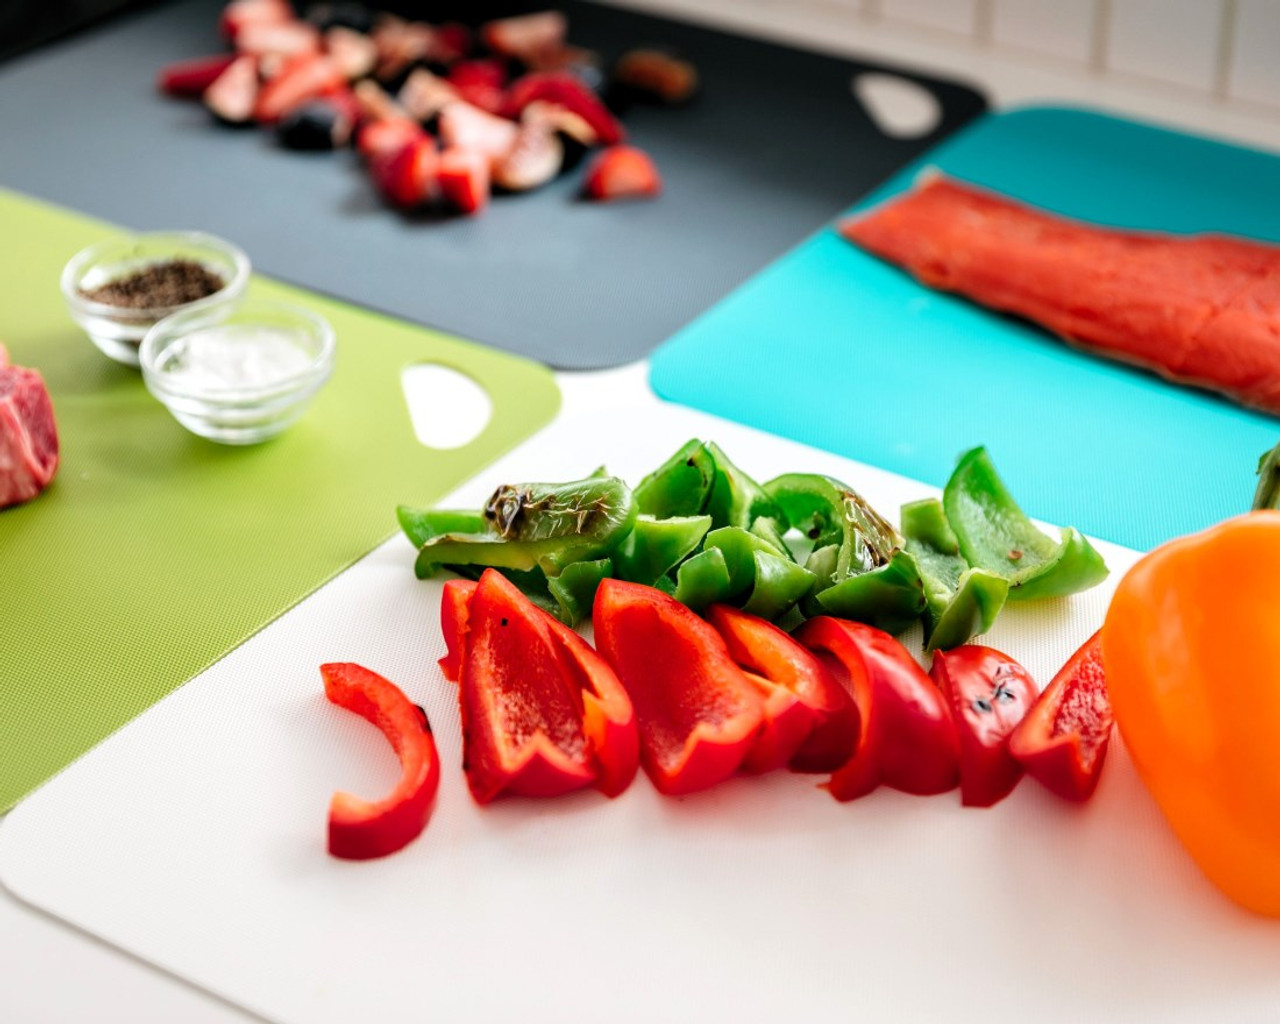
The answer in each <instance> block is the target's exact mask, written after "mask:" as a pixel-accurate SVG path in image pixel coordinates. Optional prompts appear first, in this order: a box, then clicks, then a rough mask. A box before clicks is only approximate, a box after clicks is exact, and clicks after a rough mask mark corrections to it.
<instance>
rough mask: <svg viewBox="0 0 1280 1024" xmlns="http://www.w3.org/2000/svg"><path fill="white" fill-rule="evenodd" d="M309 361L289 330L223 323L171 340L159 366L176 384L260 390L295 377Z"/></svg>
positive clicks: (309, 358) (304, 369)
mask: <svg viewBox="0 0 1280 1024" xmlns="http://www.w3.org/2000/svg"><path fill="white" fill-rule="evenodd" d="M311 363H312V356H311V355H310V353H308V352H307V350H306V349H305V348H304V347H303V345H302V344H301V342H300V341H299V339H298V337H297V335H295V334H294V333H292V332H291V331H287V330H283V329H281V328H274V327H257V326H251V325H248V324H222V325H219V326H215V327H206V328H203V329H201V330H198V331H193V332H192V333H191V334H188V335H187V336H186V337H185V338H183V339H182V340H181V341H179V342H177V343H176V344H174V345H173V346H172V347H171V348H170V350H169V358H168V359H167V360H166V362H165V366H164V370H165V373H166V374H167V375H169V376H170V378H171V379H173V380H174V382H175V383H178V382H181V384H182V385H183V386H187V387H192V388H197V389H205V388H219V389H222V388H259V387H270V386H271V385H272V384H277V383H279V382H280V381H283V380H286V379H288V378H290V377H294V376H297V375H298V374H300V373H303V372H305V371H306V370H307V368H308V367H309V366H310V365H311Z"/></svg>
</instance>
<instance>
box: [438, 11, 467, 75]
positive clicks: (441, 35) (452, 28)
mask: <svg viewBox="0 0 1280 1024" xmlns="http://www.w3.org/2000/svg"><path fill="white" fill-rule="evenodd" d="M471 46H472V39H471V29H469V28H467V26H466V25H459V24H458V23H457V22H456V21H450V22H446V23H445V24H443V25H440V26H439V27H437V28H436V60H438V61H440V63H441V64H452V63H453V62H454V61H456V60H462V58H463V57H465V56H466V55H467V54H469V53H470V52H471Z"/></svg>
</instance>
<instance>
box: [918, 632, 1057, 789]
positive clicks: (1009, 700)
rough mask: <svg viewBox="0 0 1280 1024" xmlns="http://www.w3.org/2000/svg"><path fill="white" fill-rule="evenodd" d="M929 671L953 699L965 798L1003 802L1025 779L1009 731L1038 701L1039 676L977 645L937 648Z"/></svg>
mask: <svg viewBox="0 0 1280 1024" xmlns="http://www.w3.org/2000/svg"><path fill="white" fill-rule="evenodd" d="M930 672H931V674H932V676H933V679H934V682H936V683H937V684H938V688H939V689H941V690H942V692H943V693H945V694H946V695H947V699H948V700H949V701H950V702H951V713H952V716H953V717H954V719H955V723H956V735H957V737H958V738H959V740H960V802H961V803H962V804H964V805H965V806H966V807H990V806H991V805H992V804H995V803H999V802H1000V801H1001V800H1003V799H1004V798H1005V797H1006V796H1008V795H1009V794H1010V793H1012V792H1013V787H1014V786H1016V785H1017V784H1018V780H1019V779H1020V778H1022V765H1020V764H1019V763H1018V762H1017V761H1016V760H1015V759H1014V757H1013V755H1012V754H1011V753H1010V752H1009V735H1010V733H1012V732H1013V730H1014V729H1015V728H1016V727H1017V725H1018V723H1019V722H1021V721H1022V719H1023V718H1024V717H1025V716H1026V714H1027V712H1028V711H1029V710H1030V708H1031V705H1032V704H1034V703H1035V700H1036V695H1037V692H1038V689H1037V687H1036V683H1035V680H1034V679H1032V678H1031V673H1029V672H1028V671H1027V670H1026V669H1025V668H1023V667H1022V666H1021V665H1019V664H1018V663H1017V662H1016V661H1014V660H1013V659H1012V658H1010V657H1009V656H1008V655H1007V654H1001V653H1000V652H999V651H997V650H994V649H993V648H991V647H982V646H980V645H978V644H966V645H965V646H963V647H953V648H952V649H951V650H949V651H936V652H935V653H934V655H933V667H932V668H931V670H930Z"/></svg>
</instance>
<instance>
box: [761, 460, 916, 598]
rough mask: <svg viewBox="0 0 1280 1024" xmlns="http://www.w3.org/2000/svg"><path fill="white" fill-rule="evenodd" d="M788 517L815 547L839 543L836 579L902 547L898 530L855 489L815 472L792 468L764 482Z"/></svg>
mask: <svg viewBox="0 0 1280 1024" xmlns="http://www.w3.org/2000/svg"><path fill="white" fill-rule="evenodd" d="M765 490H766V491H767V492H768V494H769V496H770V497H772V498H773V499H774V501H775V502H776V503H777V504H778V507H779V509H780V510H781V512H782V514H783V516H784V518H785V521H786V522H787V524H788V525H790V526H791V527H793V528H795V529H797V530H800V531H801V532H802V533H804V534H805V535H806V536H807V537H809V539H810V540H812V541H813V546H814V548H815V549H817V548H822V547H826V546H827V545H829V544H838V545H839V554H838V557H837V559H836V566H835V571H834V574H833V582H836V581H839V580H842V579H844V578H845V577H846V576H851V575H856V574H857V573H862V572H869V571H870V570H872V569H875V568H876V567H877V566H881V565H884V564H885V563H886V562H888V561H889V559H890V558H892V557H893V553H894V551H896V550H897V549H898V548H899V547H901V543H902V539H901V538H900V537H899V536H898V532H897V531H896V530H895V529H894V528H893V527H892V526H891V525H890V524H889V523H888V522H886V521H885V519H884V518H883V517H882V516H881V515H880V514H879V513H878V512H876V510H875V509H873V508H872V507H871V506H870V505H868V504H867V502H866V501H865V500H864V499H863V497H862V496H861V495H860V494H858V492H857V491H855V490H853V488H851V487H847V486H845V485H844V484H842V483H841V482H840V481H839V480H834V479H832V478H831V477H829V476H819V475H818V474H816V473H788V474H786V475H785V476H780V477H775V478H774V479H773V480H770V481H769V482H768V483H767V484H765Z"/></svg>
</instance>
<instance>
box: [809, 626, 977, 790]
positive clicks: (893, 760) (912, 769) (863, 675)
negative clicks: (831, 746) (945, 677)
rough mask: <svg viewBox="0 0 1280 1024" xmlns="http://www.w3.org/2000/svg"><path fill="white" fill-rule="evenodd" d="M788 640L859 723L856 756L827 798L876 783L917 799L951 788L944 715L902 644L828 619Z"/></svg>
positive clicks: (955, 767) (952, 740) (954, 750)
mask: <svg viewBox="0 0 1280 1024" xmlns="http://www.w3.org/2000/svg"><path fill="white" fill-rule="evenodd" d="M795 638H796V640H798V641H799V642H800V643H801V644H803V645H804V646H805V647H807V648H809V650H811V651H813V652H815V653H816V654H817V655H818V656H819V658H820V659H821V660H822V661H823V663H824V664H825V665H826V666H827V667H828V668H829V669H831V670H832V673H833V674H834V675H835V676H836V677H837V678H838V679H840V681H841V682H843V683H844V685H845V686H846V688H847V689H848V690H849V692H850V693H851V694H852V695H853V700H854V703H855V704H856V705H857V707H858V712H859V714H860V716H861V719H862V735H861V738H860V740H859V742H858V749H857V751H856V752H855V753H854V755H853V757H852V758H851V759H850V760H849V761H848V763H847V764H845V765H844V766H843V767H842V768H840V769H839V770H838V771H837V772H835V773H834V774H833V775H832V776H831V780H830V781H829V782H828V783H827V789H828V790H829V791H830V792H831V795H832V796H834V797H835V798H836V799H837V800H842V801H843V800H856V799H857V798H858V797H861V796H866V794H868V793H870V792H871V791H872V790H873V789H875V788H876V787H877V786H881V785H884V786H889V787H891V788H893V789H899V790H902V791H903V792H904V793H915V794H918V795H922V796H923V795H927V794H931V793H945V792H946V791H947V790H949V789H953V788H955V786H956V783H957V782H959V781H960V761H959V748H958V746H957V742H956V732H955V727H954V725H953V724H952V722H951V712H950V710H949V708H948V707H947V702H946V700H945V699H944V698H943V696H942V694H941V693H939V692H938V689H937V687H935V686H934V685H933V683H932V682H930V680H929V677H928V676H927V675H925V673H924V670H923V669H921V668H920V666H919V665H917V664H916V662H915V659H913V658H912V657H911V655H910V654H909V653H907V649H906V648H905V647H903V646H902V644H900V643H898V641H897V640H895V639H894V638H893V637H891V636H890V635H889V634H888V633H886V632H884V631H883V630H880V629H876V628H875V627H874V626H867V625H864V624H863V623H861V622H848V621H846V620H844V619H835V618H831V617H830V616H827V615H822V616H819V617H817V618H814V619H810V620H809V621H808V622H806V623H805V624H804V625H802V626H801V627H800V628H799V629H798V630H796V632H795Z"/></svg>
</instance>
